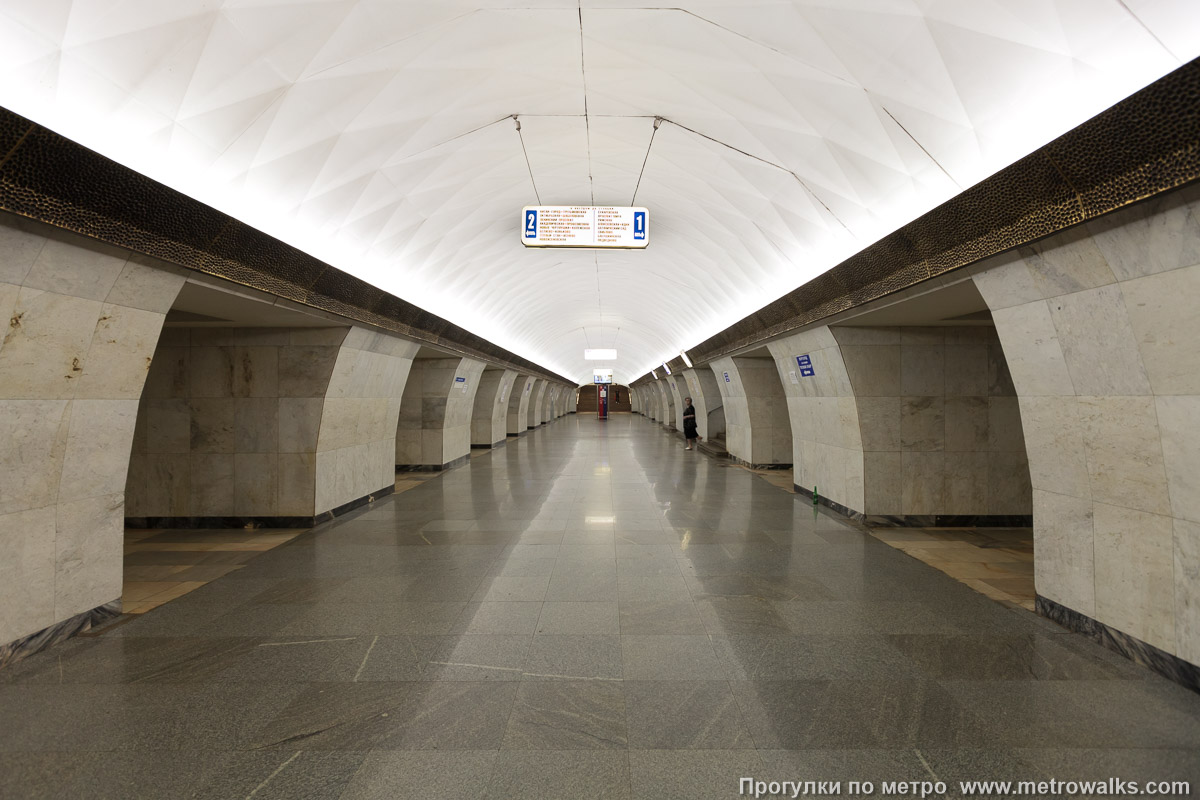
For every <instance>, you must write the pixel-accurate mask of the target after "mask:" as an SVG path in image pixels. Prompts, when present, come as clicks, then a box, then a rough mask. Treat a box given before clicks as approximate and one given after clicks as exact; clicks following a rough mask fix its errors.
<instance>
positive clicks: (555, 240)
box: [521, 206, 650, 249]
mask: <svg viewBox="0 0 1200 800" xmlns="http://www.w3.org/2000/svg"><path fill="white" fill-rule="evenodd" d="M649 243H650V212H649V211H647V210H646V209H644V208H629V207H624V206H525V208H523V209H521V244H523V245H525V246H526V247H588V248H613V247H615V248H625V249H637V248H642V247H645V246H646V245H647V244H649Z"/></svg>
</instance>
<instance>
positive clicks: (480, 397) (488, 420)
mask: <svg viewBox="0 0 1200 800" xmlns="http://www.w3.org/2000/svg"><path fill="white" fill-rule="evenodd" d="M516 378H517V373H516V371H515V370H511V369H495V368H489V369H486V370H484V371H483V373H481V374H480V376H479V389H478V391H476V392H475V407H474V409H473V410H472V412H471V444H472V445H475V446H484V447H491V446H492V445H494V444H498V443H499V442H503V441H504V439H505V437H506V436H507V435H508V406H509V400H510V399H511V398H510V397H509V395H510V394H511V393H512V390H513V381H515V380H516ZM518 402H519V401H518Z"/></svg>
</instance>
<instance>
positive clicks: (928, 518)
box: [863, 514, 1033, 528]
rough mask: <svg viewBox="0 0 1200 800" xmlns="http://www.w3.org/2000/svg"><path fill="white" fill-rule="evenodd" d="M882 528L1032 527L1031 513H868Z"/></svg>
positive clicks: (866, 519) (870, 522) (869, 522)
mask: <svg viewBox="0 0 1200 800" xmlns="http://www.w3.org/2000/svg"><path fill="white" fill-rule="evenodd" d="M863 521H864V522H865V523H866V524H867V525H871V526H875V527H880V528H1032V527H1033V515H1031V514H867V515H865V517H864V519H863Z"/></svg>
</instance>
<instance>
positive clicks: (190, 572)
mask: <svg viewBox="0 0 1200 800" xmlns="http://www.w3.org/2000/svg"><path fill="white" fill-rule="evenodd" d="M302 532H303V531H300V530H261V529H260V530H253V529H246V528H236V529H232V530H219V531H214V530H134V529H126V530H125V558H124V567H125V572H124V575H123V577H124V581H123V585H122V587H121V603H122V608H121V610H122V611H123V612H124V613H126V614H144V613H146V612H147V611H149V610H151V609H153V608H158V607H159V606H161V605H162V604H163V603H167V602H170V601H171V600H174V599H176V598H178V597H182V596H183V595H185V594H187V593H188V592H191V591H194V590H196V589H199V588H200V587H201V586H203V585H204V584H206V583H208V582H209V581H214V580H216V579H217V578H221V577H224V576H225V575H228V574H229V573H231V572H234V571H236V570H239V569H241V568H242V567H243V566H245V564H246V562H248V561H249V560H250V559H252V558H254V557H255V556H257V555H259V554H260V553H265V552H266V551H268V550H271V549H274V548H276V547H278V546H279V545H281V544H283V543H284V542H288V541H291V540H292V539H294V538H295V537H296V536H297V535H299V534H300V533H302Z"/></svg>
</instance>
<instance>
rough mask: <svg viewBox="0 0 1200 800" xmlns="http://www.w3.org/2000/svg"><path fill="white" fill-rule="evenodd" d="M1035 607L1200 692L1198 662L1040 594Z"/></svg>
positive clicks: (1170, 678) (1050, 617) (1042, 612)
mask: <svg viewBox="0 0 1200 800" xmlns="http://www.w3.org/2000/svg"><path fill="white" fill-rule="evenodd" d="M1034 608H1035V609H1036V610H1037V613H1039V614H1041V615H1042V616H1043V617H1045V618H1046V619H1049V620H1052V621H1054V622H1057V623H1058V624H1059V625H1062V626H1063V627H1064V628H1067V629H1068V630H1071V631H1074V632H1075V633H1079V634H1082V635H1084V636H1086V637H1087V638H1089V639H1091V640H1092V641H1094V642H1098V643H1099V644H1101V645H1103V646H1104V647H1107V648H1108V649H1109V650H1112V651H1113V652H1115V653H1120V654H1121V655H1123V656H1125V657H1126V658H1128V659H1129V660H1130V661H1133V662H1134V663H1136V664H1140V665H1141V666H1143V667H1146V668H1147V669H1150V670H1152V671H1154V672H1157V673H1158V674H1159V675H1162V676H1163V677H1164V678H1167V679H1168V680H1171V681H1174V682H1175V683H1178V684H1179V685H1180V686H1182V687H1184V688H1185V689H1191V690H1192V691H1193V692H1197V693H1200V667H1198V666H1196V665H1195V664H1192V663H1190V662H1188V661H1184V660H1183V659H1182V658H1180V657H1179V656H1175V655H1171V654H1170V653H1168V652H1167V651H1165V650H1160V649H1159V648H1157V647H1155V646H1154V645H1152V644H1149V643H1147V642H1143V641H1142V640H1141V639H1138V638H1136V637H1134V636H1130V635H1129V634H1127V633H1124V632H1122V631H1119V630H1117V629H1116V628H1114V627H1112V626H1111V625H1105V624H1104V623H1103V622H1101V621H1100V620H1098V619H1093V618H1092V617H1089V616H1088V615H1087V614H1081V613H1080V612H1078V611H1076V610H1075V609H1073V608H1068V607H1067V606H1064V605H1063V604H1062V603H1058V602H1055V601H1054V600H1051V599H1050V598H1048V597H1043V596H1042V595H1040V594H1039V595H1037V596H1036V598H1035V600H1034Z"/></svg>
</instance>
